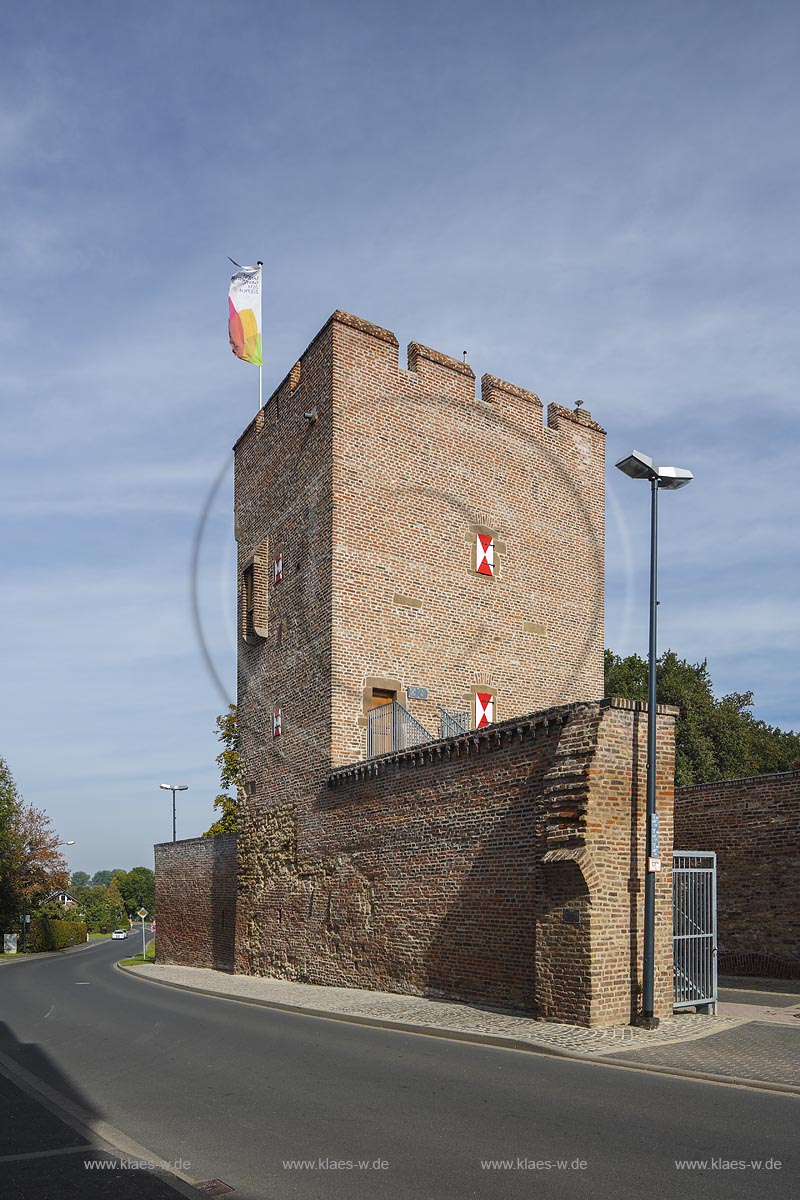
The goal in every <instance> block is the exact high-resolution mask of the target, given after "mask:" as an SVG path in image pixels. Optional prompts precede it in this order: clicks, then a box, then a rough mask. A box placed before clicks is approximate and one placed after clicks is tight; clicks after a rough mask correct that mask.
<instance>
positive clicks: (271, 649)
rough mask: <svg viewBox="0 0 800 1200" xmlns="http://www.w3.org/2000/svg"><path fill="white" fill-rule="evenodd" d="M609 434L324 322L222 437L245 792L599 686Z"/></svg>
mask: <svg viewBox="0 0 800 1200" xmlns="http://www.w3.org/2000/svg"><path fill="white" fill-rule="evenodd" d="M604 441H605V438H604V431H603V430H602V429H601V428H600V426H599V425H597V424H596V423H595V422H594V421H592V419H591V416H590V414H589V413H588V412H586V411H585V410H580V409H578V410H575V411H572V410H568V409H565V408H562V407H560V406H559V405H556V404H551V405H550V406H549V408H548V413H547V423H546V424H545V423H544V422H543V414H542V404H541V401H540V400H539V398H538V397H537V396H536V395H534V394H533V393H532V392H527V391H523V390H522V389H521V388H518V387H515V386H513V385H511V384H508V383H504V382H503V381H502V380H500V379H496V378H494V377H492V376H489V375H484V376H483V379H482V381H481V393H480V396H479V397H478V398H476V395H475V377H474V375H473V372H472V370H471V369H470V367H469V366H468V365H467V364H466V363H465V362H459V361H457V360H455V359H452V358H449V357H447V356H445V355H443V354H440V353H438V352H437V351H435V350H430V349H427V348H426V347H424V346H420V345H417V344H416V343H412V344H411V345H410V346H409V349H408V368H407V369H403V368H400V367H399V366H398V342H397V339H396V338H395V336H394V334H392V333H390V332H389V331H388V330H386V329H382V328H380V327H378V326H376V325H372V324H370V323H368V322H367V321H364V320H361V319H359V318H357V317H353V316H350V315H348V314H347V313H343V312H336V313H334V314H333V316H332V317H331V318H330V320H329V321H328V322H327V323H326V325H325V326H324V327H323V329H322V330H321V331H320V332H319V333H318V334H317V336H316V337H315V338H314V340H313V341H312V342H311V344H310V346H309V347H308V349H307V350H306V351H305V352H304V354H303V355H302V357H301V358H300V360H299V361H298V362H297V363H296V365H295V366H294V367H293V368H292V370H291V371H290V372H289V374H288V375H287V377H286V378H285V379H284V380H283V382H282V383H281V384H280V386H279V387H278V388H277V389H276V391H275V393H274V394H273V396H272V397H271V398H270V400H269V402H268V404H267V405H266V406H265V408H264V409H263V410H262V411H261V412H260V413H259V414H258V416H257V417H256V418H255V419H254V420H253V422H252V423H251V424H250V425H249V426H248V428H247V429H246V431H245V432H244V433H243V435H242V437H241V438H240V439H239V441H238V442H237V444H236V447H235V455H236V538H237V542H238V553H239V581H240V586H239V596H240V611H239V624H240V633H241V637H240V648H239V710H240V718H241V725H242V739H243V747H242V749H243V761H244V764H245V778H246V781H247V791H248V793H249V794H251V795H252V796H253V797H254V798H257V800H258V802H260V803H264V802H266V803H270V802H271V801H274V800H279V799H281V798H286V799H289V798H291V799H293V800H297V799H298V798H299V797H300V795H302V794H303V793H308V792H309V791H312V792H313V790H314V788H315V787H316V786H318V784H319V782H320V781H321V780H322V779H323V778H324V777H325V775H326V774H327V772H328V771H329V770H330V769H331V768H335V767H339V766H342V765H345V764H347V763H351V762H355V761H357V760H359V759H363V758H364V757H366V756H375V755H381V754H384V753H387V752H391V751H392V750H396V749H398V748H399V747H400V746H405V745H408V744H412V743H413V741H414V739H415V738H416V739H418V740H423V741H424V740H425V738H426V737H428V738H438V737H440V736H442V735H445V734H447V733H450V732H453V731H458V730H460V729H463V728H475V727H479V726H483V725H486V724H490V723H493V722H496V721H498V720H505V719H507V718H509V717H513V716H516V715H518V714H521V713H529V712H532V711H536V710H540V709H544V708H548V707H550V706H553V705H559V704H566V703H570V702H572V701H575V700H579V699H584V698H587V697H592V698H596V697H598V696H601V695H602V693H603V524H604ZM375 709H380V710H381V711H380V712H378V713H375V712H374V710H375ZM371 712H372V713H373V716H372V717H371V716H370V713H371Z"/></svg>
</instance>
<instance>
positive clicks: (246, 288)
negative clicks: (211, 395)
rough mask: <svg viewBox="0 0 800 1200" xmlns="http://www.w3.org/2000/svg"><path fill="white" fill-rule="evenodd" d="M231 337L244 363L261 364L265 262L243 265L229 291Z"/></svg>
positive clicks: (237, 353) (229, 332)
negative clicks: (262, 279)
mask: <svg viewBox="0 0 800 1200" xmlns="http://www.w3.org/2000/svg"><path fill="white" fill-rule="evenodd" d="M228 340H229V342H230V344H231V350H232V351H233V353H234V354H235V355H236V357H237V358H241V359H242V360H243V361H244V362H251V363H255V365H256V366H257V367H260V366H261V264H260V263H259V264H258V266H257V267H240V268H239V270H238V271H237V272H236V274H235V275H234V276H233V278H232V279H231V286H230V291H229V292H228Z"/></svg>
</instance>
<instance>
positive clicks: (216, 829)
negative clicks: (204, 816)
mask: <svg viewBox="0 0 800 1200" xmlns="http://www.w3.org/2000/svg"><path fill="white" fill-rule="evenodd" d="M217 737H218V738H219V740H220V741H221V742H222V744H223V746H224V749H223V750H222V752H221V753H220V754H218V755H217V766H218V767H219V782H220V787H222V788H223V791H222V792H220V794H219V795H218V796H217V797H216V799H215V800H214V808H216V809H218V810H219V812H220V816H219V818H218V819H217V820H216V821H215V822H214V824H213V825H212V826H211V827H210V829H207V830H206V831H205V833H204V834H203V837H216V836H217V835H218V834H220V833H236V830H237V828H238V825H237V797H238V793H239V789H240V787H241V760H240V758H239V725H238V712H237V709H236V705H235V704H229V705H228V711H227V712H226V713H223V714H222V715H221V716H219V717H217ZM228 788H233V789H234V795H231V794H230V793H229V792H228V790H227V789H228Z"/></svg>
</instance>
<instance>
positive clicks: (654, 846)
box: [650, 813, 661, 858]
mask: <svg viewBox="0 0 800 1200" xmlns="http://www.w3.org/2000/svg"><path fill="white" fill-rule="evenodd" d="M660 832H661V820H660V818H659V815H658V813H653V815H652V816H651V818H650V853H651V855H652V856H653V858H660V857H661V854H660V852H659V851H660V845H659V843H660V840H661V839H660V837H659V834H660Z"/></svg>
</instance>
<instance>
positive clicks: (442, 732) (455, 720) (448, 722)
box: [439, 705, 469, 738]
mask: <svg viewBox="0 0 800 1200" xmlns="http://www.w3.org/2000/svg"><path fill="white" fill-rule="evenodd" d="M462 733H469V709H466V708H442V706H441V705H439V737H440V738H450V737H459V736H460V735H461V734H462Z"/></svg>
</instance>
